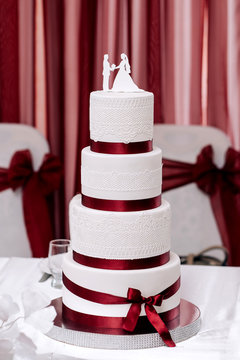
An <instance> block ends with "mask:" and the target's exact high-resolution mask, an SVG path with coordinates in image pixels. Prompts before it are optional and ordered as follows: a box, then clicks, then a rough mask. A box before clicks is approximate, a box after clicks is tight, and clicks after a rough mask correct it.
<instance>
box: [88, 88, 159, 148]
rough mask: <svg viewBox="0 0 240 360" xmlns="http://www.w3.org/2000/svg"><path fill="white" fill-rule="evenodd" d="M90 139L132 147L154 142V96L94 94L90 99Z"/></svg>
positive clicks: (148, 93) (142, 93) (112, 93)
mask: <svg viewBox="0 0 240 360" xmlns="http://www.w3.org/2000/svg"><path fill="white" fill-rule="evenodd" d="M90 138H91V140H94V141H101V142H107V143H125V144H128V143H133V142H142V141H149V140H152V138H153V94H152V93H150V92H146V91H142V92H135V93H134V92H132V93H124V92H122V93H121V92H117V93H116V92H105V91H94V92H92V93H91V95H90Z"/></svg>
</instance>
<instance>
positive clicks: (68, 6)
mask: <svg viewBox="0 0 240 360" xmlns="http://www.w3.org/2000/svg"><path fill="white" fill-rule="evenodd" d="M239 19H240V0H231V1H228V0H221V1H219V0H211V1H208V0H199V1H192V0H181V1H179V0H150V1H149V0H121V1H119V0H51V1H48V0H36V1H35V0H25V1H21V0H8V1H4V0H0V30H1V36H0V121H1V122H20V123H27V124H30V125H33V126H36V127H37V128H38V129H40V131H42V132H43V134H44V135H45V136H46V137H47V139H48V140H49V143H50V146H51V149H52V153H53V154H55V155H58V156H59V157H60V159H61V160H62V163H63V164H64V185H63V188H62V189H61V191H60V192H59V194H58V195H56V199H55V222H56V236H68V216H67V214H68V203H69V200H70V198H71V197H72V196H73V194H75V193H76V192H79V191H80V162H81V159H80V156H81V149H82V148H83V147H84V146H86V145H88V141H89V124H88V107H89V93H90V91H93V90H96V89H101V86H102V75H101V74H102V68H101V67H102V59H103V55H104V53H109V56H110V59H109V60H110V62H113V63H118V62H119V55H120V53H122V52H125V53H127V54H128V56H129V60H130V64H131V67H132V77H133V79H134V81H135V82H136V83H137V84H138V85H139V87H141V88H144V89H146V90H149V91H152V92H153V93H154V95H155V109H154V110H155V121H156V122H162V123H176V124H203V125H206V124H209V125H213V126H216V127H219V128H221V129H223V130H224V131H225V132H226V133H228V134H229V135H230V137H231V139H232V142H233V146H234V147H235V148H239V147H240V131H239V128H240V121H239V111H240V109H239V106H240V105H239V104H240V101H239V96H240V88H239V87H240V77H239V71H240V70H239V69H240V67H239V59H240V57H239V54H240V51H239V47H240V39H239V33H240V32H239V27H240V21H239ZM39 24H42V27H39ZM39 33H40V35H41V33H42V39H43V40H42V42H41V41H40V40H39V39H40V38H41V36H40V37H39ZM41 50H42V52H41ZM39 51H40V52H39ZM39 54H40V55H41V56H39ZM40 70H41V71H40ZM41 74H42V75H41ZM40 80H42V81H40ZM43 80H44V81H43ZM39 99H45V100H44V101H43V102H41V101H40V100H39ZM39 103H40V104H43V105H42V107H41V106H40V105H39ZM9 104H11V106H9Z"/></svg>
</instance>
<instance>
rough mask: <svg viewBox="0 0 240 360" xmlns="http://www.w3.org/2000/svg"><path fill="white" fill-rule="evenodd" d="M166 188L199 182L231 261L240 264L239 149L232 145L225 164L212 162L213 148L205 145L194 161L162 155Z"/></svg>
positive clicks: (231, 263)
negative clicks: (220, 165)
mask: <svg viewBox="0 0 240 360" xmlns="http://www.w3.org/2000/svg"><path fill="white" fill-rule="evenodd" d="M163 164H164V166H163V191H167V190H170V189H174V188H177V187H180V186H183V185H187V184H190V183H192V182H196V184H197V186H198V187H199V189H201V190H202V191H203V192H205V193H206V194H208V195H209V196H210V201H211V206H212V210H213V213H214V216H215V219H216V222H217V225H218V228H219V231H220V234H221V237H222V242H223V244H224V246H225V247H226V248H227V249H228V251H229V262H228V263H229V265H237V266H239V265H240V226H239V221H240V153H239V152H237V151H236V150H234V149H232V148H229V149H228V150H227V152H226V158H225V164H224V166H223V167H222V168H221V169H219V168H217V167H216V165H215V164H214V163H213V149H212V146H211V145H208V146H206V147H204V148H203V149H202V151H201V152H200V154H199V155H198V157H197V161H196V163H195V164H188V163H185V162H182V161H174V160H168V159H163Z"/></svg>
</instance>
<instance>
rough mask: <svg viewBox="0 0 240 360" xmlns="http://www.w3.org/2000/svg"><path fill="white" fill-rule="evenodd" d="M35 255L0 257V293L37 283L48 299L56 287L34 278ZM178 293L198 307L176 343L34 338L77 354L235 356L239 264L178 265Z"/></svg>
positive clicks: (239, 339) (239, 333) (238, 347)
mask: <svg viewBox="0 0 240 360" xmlns="http://www.w3.org/2000/svg"><path fill="white" fill-rule="evenodd" d="M41 261H42V260H41V259H23V258H10V259H8V258H0V293H1V294H2V293H9V294H11V295H12V296H13V297H14V299H17V298H18V296H19V293H20V292H21V291H22V290H23V289H24V288H26V287H32V286H33V287H37V288H38V289H40V290H41V291H43V292H45V293H47V294H48V295H49V296H50V297H51V298H52V299H53V298H57V297H59V296H61V290H56V289H53V288H52V287H51V279H49V280H47V281H46V282H44V283H39V282H38V280H39V279H40V278H41V276H42V273H41V270H40V266H39V264H40V262H41ZM181 272H182V277H181V279H182V284H181V297H182V298H184V299H186V300H189V301H191V302H193V303H194V304H195V305H197V306H198V307H199V308H200V310H201V317H202V326H201V330H200V332H199V334H198V335H197V336H195V337H193V338H191V339H189V340H186V341H184V342H182V343H178V344H177V346H176V348H166V347H161V348H153V349H145V350H125V351H117V350H97V349H86V348H77V347H75V346H71V345H67V344H63V343H60V342H57V341H54V340H52V339H49V338H48V337H47V336H45V335H42V336H40V335H38V338H35V341H36V342H37V345H38V348H39V351H40V352H44V351H45V350H46V349H47V351H51V352H53V353H55V354H63V355H68V356H73V357H76V358H77V359H102V360H108V359H111V360H112V359H114V360H118V359H119V360H120V359H121V360H130V359H131V360H135V359H138V360H141V359H148V360H155V359H158V360H159V359H164V360H165V359H174V360H178V359H184V360H187V359H191V360H198V359H201V360H202V359H203V357H204V359H211V360H215V359H224V360H225V359H231V360H233V359H240V268H239V267H235V268H233V267H211V266H190V265H185V266H182V271H181Z"/></svg>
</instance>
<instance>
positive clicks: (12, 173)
mask: <svg viewBox="0 0 240 360" xmlns="http://www.w3.org/2000/svg"><path fill="white" fill-rule="evenodd" d="M61 176H62V168H61V164H60V162H59V160H58V159H57V158H56V157H55V156H53V155H51V154H46V155H45V156H44V159H43V163H42V165H41V166H40V168H39V170H38V171H37V172H35V171H34V170H33V167H32V158H31V153H30V151H29V150H21V151H17V152H16V153H15V154H14V155H13V157H12V159H11V162H10V166H9V168H8V169H5V168H0V191H3V190H5V189H9V188H11V189H12V190H16V189H17V188H19V187H21V188H22V191H23V212H24V220H25V225H26V230H27V234H28V238H29V241H30V245H31V249H32V254H33V256H35V257H45V256H47V253H48V244H49V241H50V240H51V239H52V238H53V234H52V225H51V221H50V215H49V210H48V205H47V201H46V196H47V195H49V194H50V193H51V192H53V191H54V190H55V189H58V188H59V186H60V180H61Z"/></svg>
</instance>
